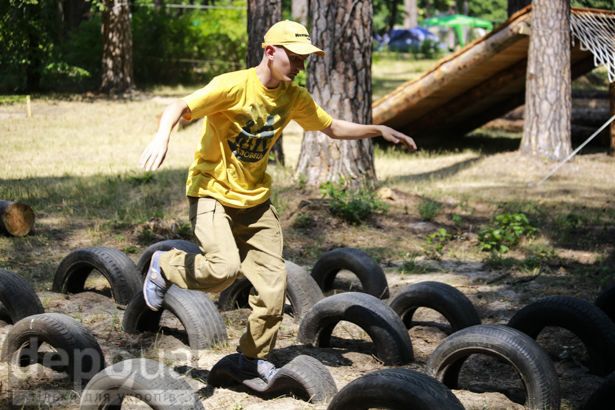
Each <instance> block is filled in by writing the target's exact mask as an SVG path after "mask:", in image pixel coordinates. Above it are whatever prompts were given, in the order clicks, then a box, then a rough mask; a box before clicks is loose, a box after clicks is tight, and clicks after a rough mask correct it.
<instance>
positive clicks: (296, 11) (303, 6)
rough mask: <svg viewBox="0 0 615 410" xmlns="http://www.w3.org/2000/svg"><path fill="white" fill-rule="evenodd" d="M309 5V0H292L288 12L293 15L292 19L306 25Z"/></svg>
mask: <svg viewBox="0 0 615 410" xmlns="http://www.w3.org/2000/svg"><path fill="white" fill-rule="evenodd" d="M309 6H310V1H309V0H292V3H291V12H290V14H291V16H293V20H295V21H296V22H297V23H301V24H303V25H304V26H307V24H308V8H309Z"/></svg>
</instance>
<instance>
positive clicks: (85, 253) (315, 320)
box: [0, 248, 615, 408]
mask: <svg viewBox="0 0 615 410" xmlns="http://www.w3.org/2000/svg"><path fill="white" fill-rule="evenodd" d="M154 250H155V249H154ZM152 253H153V250H152ZM79 254H80V255H81V256H80V257H77V256H76V255H79ZM121 255H123V254H122V253H121V252H119V251H115V250H109V252H106V251H105V248H90V249H86V250H78V251H75V252H73V253H71V254H69V255H68V256H67V257H66V258H65V259H64V260H63V261H62V264H64V263H65V262H66V261H67V260H68V261H69V262H70V263H68V262H66V266H68V267H69V269H65V270H61V269H60V268H59V269H58V272H61V271H66V272H72V274H71V275H67V276H66V277H67V278H69V280H66V281H64V283H68V284H74V283H77V284H80V288H81V289H80V288H79V286H77V287H74V288H73V290H76V291H79V290H82V289H83V285H84V284H85V279H86V278H87V276H88V275H89V273H90V272H91V271H92V270H93V269H96V270H98V271H99V272H101V273H103V274H104V272H103V271H101V269H103V270H104V269H109V266H112V267H113V266H115V268H118V269H115V268H113V269H114V270H115V271H122V270H124V271H126V270H128V269H129V268H130V264H127V263H124V264H122V262H123V261H122V259H123V258H122V256H121ZM124 256H125V255H124ZM150 256H151V254H150ZM96 259H99V260H103V263H102V264H98V265H96V264H95V262H96V261H95V260H96ZM105 259H106V262H105ZM126 259H128V260H130V259H129V258H127V257H126ZM109 262H111V263H109ZM62 264H61V265H62ZM330 264H331V262H330ZM147 265H148V263H147V264H144V266H145V267H147ZM289 266H290V268H289ZM145 269H146V268H145ZM346 269H347V268H346ZM287 270H288V271H289V281H288V282H289V291H288V298H289V300H290V304H291V308H292V310H293V311H295V317H298V318H300V319H302V320H301V324H300V331H299V339H300V340H301V341H302V342H303V343H306V344H312V345H317V346H325V345H327V344H328V342H329V338H330V335H331V332H332V331H333V328H334V327H335V325H336V324H337V323H338V322H339V321H342V320H344V321H350V322H353V323H355V324H357V325H359V326H360V327H362V328H363V329H364V330H366V332H367V333H368V334H369V335H370V337H371V338H372V340H373V342H374V345H375V348H376V352H377V356H378V357H380V358H381V359H382V360H383V362H385V364H402V363H407V362H409V361H411V360H412V346H411V343H410V339H409V337H408V333H407V330H406V328H409V327H411V326H412V325H413V323H414V322H413V320H412V318H413V315H414V312H416V310H417V309H418V308H420V307H429V308H432V309H434V310H436V311H438V312H440V313H441V314H442V315H443V316H444V317H445V318H446V319H447V320H448V321H449V323H450V332H451V333H453V332H456V331H458V330H460V329H464V328H466V327H468V326H473V325H476V324H479V323H480V319H479V318H478V315H477V314H476V311H475V310H474V307H473V306H472V304H471V302H470V301H469V300H467V298H465V296H464V295H463V294H461V293H460V292H459V291H457V290H456V289H454V288H452V287H450V286H448V285H446V284H438V283H435V282H424V283H419V284H415V285H411V286H409V287H407V288H405V289H404V290H402V291H401V292H399V293H398V294H397V295H396V296H395V297H394V298H392V299H391V300H390V301H389V304H388V305H387V304H385V303H384V302H383V301H381V300H378V299H377V298H375V297H372V296H369V295H367V294H358V293H352V292H349V293H345V294H339V295H334V296H331V297H328V298H324V299H323V298H322V290H321V289H320V287H319V286H318V285H316V286H314V283H315V281H314V280H312V278H313V276H310V275H308V274H307V272H305V271H304V270H302V269H301V268H299V267H298V266H296V265H294V264H292V263H290V262H289V264H287ZM348 270H350V269H348ZM291 271H292V272H294V274H295V276H296V277H297V278H298V279H296V280H293V279H292V277H293V274H292V273H290V272H291ZM5 272H6V271H5ZM2 276H10V278H9V279H7V280H4V279H2V280H1V281H0V282H3V283H6V284H7V286H6V289H7V290H10V291H9V292H0V294H2V295H3V294H4V293H11V292H14V291H15V289H25V288H28V287H29V285H27V283H26V285H27V286H23V283H19V281H20V280H21V281H22V282H25V281H23V279H21V278H20V277H19V276H18V275H14V274H12V276H11V275H2ZM105 276H107V275H105ZM124 276H126V275H124ZM57 278H58V275H56V279H57ZM138 279H139V287H138V294H139V295H140V286H141V285H140V275H139V277H138ZM75 280H76V281H75ZM55 282H56V281H54V288H55ZM109 282H110V283H111V285H112V288H114V285H113V281H112V280H109ZM116 283H120V282H118V281H116ZM293 284H297V285H296V286H295V287H294V289H295V292H294V295H293V292H291V290H290V289H291V288H293ZM236 285H237V284H236ZM122 286H123V285H120V288H121V287H122ZM2 287H3V286H2V285H1V284H0V288H2ZM246 288H247V291H248V292H249V289H250V288H249V282H248V283H247V285H246V284H243V285H242V287H241V288H240V287H239V286H238V287H236V288H235V289H243V290H242V292H245V289H246ZM306 289H307V291H306ZM612 289H613V288H609V289H607V290H606V291H605V292H603V293H602V294H601V295H600V296H599V297H598V299H597V302H600V303H597V304H598V305H599V306H600V307H601V308H602V309H605V307H606V309H605V312H607V313H608V308H609V306H612V304H613V290H612ZM387 291H388V288H387ZM112 292H113V294H114V296H115V297H116V300H117V296H116V293H117V292H116V291H115V290H113V289H112ZM171 292H173V293H178V292H179V293H178V294H177V295H174V296H173V295H172V296H169V297H167V299H168V302H166V301H165V302H166V303H167V306H165V307H166V308H167V309H168V310H170V311H172V312H173V313H174V314H176V316H178V318H180V320H181V321H182V324H183V325H184V327H185V329H186V330H187V332H188V333H189V334H188V336H189V337H188V339H189V342H190V345H191V347H192V348H204V347H209V346H211V344H213V343H218V342H220V341H225V340H226V330H225V329H224V324H223V322H222V320H221V319H220V317H219V315H218V314H217V309H216V307H215V305H214V304H213V303H212V302H211V301H210V300H209V299H208V298H207V297H206V295H205V294H204V293H202V292H193V291H186V290H183V289H179V288H172V290H171V291H170V292H169V293H171ZM181 292H189V294H190V295H189V296H188V293H187V294H185V295H184V294H182V293H181ZM242 292H234V295H237V297H234V296H232V295H231V296H229V297H228V298H227V300H234V301H238V300H241V298H240V296H241V294H242ZM31 294H32V295H34V297H35V298H36V294H35V293H34V291H31ZM306 294H307V295H308V296H309V297H306V296H305V295H306ZM139 295H137V296H136V297H135V296H133V297H132V300H130V298H129V303H128V306H127V307H126V312H125V316H124V328H125V329H126V330H127V331H130V330H129V329H131V330H132V331H140V330H157V327H158V322H157V320H158V321H159V319H160V316H159V312H151V311H149V310H148V309H146V308H145V305H144V303H143V301H142V297H138V296H139ZM380 295H382V293H380ZM609 295H610V296H609ZM23 296H24V295H23V294H21V295H20V297H19V298H18V299H21V300H22V301H23V300H24V298H23ZM0 297H3V296H0ZM9 299H10V298H9ZM318 300H319V301H318ZM36 301H38V298H36ZM2 302H3V306H4V310H5V311H6V312H7V314H8V315H9V316H10V317H11V319H18V317H19V315H20V314H21V315H24V314H25V315H26V316H29V315H31V314H36V313H40V312H42V306H40V301H38V303H25V304H24V303H22V304H21V305H19V306H18V308H17V309H15V308H14V306H13V305H12V304H11V303H10V300H9V301H8V302H7V300H5V298H3V299H2ZM118 303H119V302H118ZM22 305H26V306H27V307H28V309H30V312H26V310H28V309H24V306H22ZM195 306H197V308H195ZM230 306H233V304H232V303H231V304H230ZM39 308H40V311H37V310H38V309H39ZM33 311H34V312H33ZM391 311H392V312H393V314H391ZM212 312H213V313H215V315H213V316H211V317H209V318H208V316H207V314H211V313H212ZM297 312H299V313H300V315H297V314H296V313H297ZM11 313H13V314H12V315H11ZM154 313H157V314H158V317H157V318H156V317H150V316H148V315H150V314H154ZM195 313H196V314H195ZM46 315H51V318H52V319H49V316H48V317H47V318H46V319H44V320H38V318H37V319H36V320H34V319H33V318H31V319H30V320H31V323H39V322H44V323H47V324H48V325H47V326H46V327H45V326H43V327H45V329H46V330H44V331H43V333H49V334H52V333H53V332H54V330H53V329H55V330H58V329H61V328H68V329H73V330H74V329H75V328H76V326H75V324H74V323H73V324H67V323H68V322H69V321H70V320H69V319H70V318H68V317H66V318H68V319H66V318H64V319H58V318H57V317H54V316H55V315H59V314H46ZM605 315H606V313H603V312H601V311H600V310H599V309H597V308H596V306H593V305H592V304H589V303H588V302H584V301H580V300H578V299H574V298H567V297H552V298H545V299H543V300H541V301H539V302H536V303H534V304H531V305H528V306H526V307H525V308H524V309H522V310H521V311H519V312H518V313H517V314H516V315H515V316H514V317H513V318H512V319H511V321H510V322H509V325H510V326H512V327H517V328H520V329H521V330H523V331H524V332H526V333H527V334H529V335H530V336H532V337H534V338H535V337H536V336H537V335H538V334H539V333H540V332H541V330H542V329H543V328H544V327H546V326H560V327H564V328H567V329H568V330H571V331H572V332H573V333H575V334H576V335H577V336H578V337H579V338H580V339H581V340H582V341H583V343H584V344H585V346H586V348H587V351H588V353H589V356H590V363H589V365H590V366H589V367H590V370H591V371H593V372H594V373H596V374H602V375H604V374H607V373H608V372H609V371H610V370H612V369H613V362H614V361H613V357H614V356H613V351H612V350H613V346H615V343H613V341H614V340H615V339H614V338H613V330H612V327H613V324H612V322H611V321H610V320H609V319H608V318H606V319H605ZM60 316H62V315H60ZM24 317H25V316H24ZM191 317H192V318H194V320H193V321H194V322H195V323H197V322H199V317H201V318H203V317H204V318H207V319H206V320H204V321H201V322H200V323H202V326H201V327H200V328H199V327H198V326H194V324H195V323H193V321H191V320H190V319H189V318H191ZM182 318H184V319H182ZM537 318H539V320H536V319H537ZM218 319H219V323H220V326H212V323H215V322H216V320H218ZM15 321H16V320H13V322H15ZM127 321H128V322H129V323H127ZM152 323H153V325H152ZM76 324H77V325H78V323H76ZM392 324H393V325H392ZM148 326H149V328H148ZM485 326H486V325H485ZM26 327H28V326H26V325H21V326H17V323H16V326H15V327H14V329H13V330H15V333H16V336H15V337H14V340H17V342H15V343H17V345H19V337H18V336H19V334H20V333H21V330H19V329H21V328H24V329H22V330H25V328H26ZM29 327H30V329H29V331H30V333H28V337H29V338H30V339H28V338H26V339H22V340H21V341H22V342H24V341H26V340H29V341H30V342H31V340H32V339H31V338H32V337H33V335H34V333H32V332H33V331H34V332H35V331H36V329H37V326H36V325H35V326H32V325H31V324H30V326H29ZM32 327H34V330H33V329H32ZM474 327H476V326H474ZM524 327H525V329H524ZM216 328H217V330H214V331H212V332H210V333H207V329H210V330H211V329H216ZM483 329H484V327H483ZM189 330H193V335H192V336H191V335H190V331H189ZM86 331H87V330H86ZM62 332H64V333H70V332H69V331H67V330H62V331H60V333H62ZM483 332H484V330H483ZM26 333H27V332H26ZM77 333H79V334H81V333H82V331H79V332H77ZM458 333H459V332H458ZM455 335H456V334H453V335H452V336H455ZM9 336H10V335H9ZM90 336H91V335H90ZM199 336H203V337H202V338H201V341H199ZM404 336H405V337H404ZM452 336H451V337H452ZM457 337H460V336H457ZM483 337H484V335H483V336H478V337H477V340H478V339H481V338H483ZM471 338H472V337H470V339H471ZM69 339H72V340H81V341H82V342H83V341H87V340H90V341H91V339H93V337H86V336H83V335H81V336H74V335H73V336H71V337H70V338H69ZM8 340H9V338H8V337H7V342H5V347H7V348H6V349H4V348H3V356H4V357H5V358H6V357H7V356H10V355H11V353H10V352H11V349H10V348H8V344H7V343H8ZM41 340H43V339H41ZM54 340H55V339H54ZM446 340H448V339H446ZM446 340H445V342H446ZM503 340H505V342H504V344H505V345H507V346H508V347H509V348H510V346H513V350H514V346H515V343H512V342H511V340H508V339H506V338H505V337H504V338H503ZM530 340H531V339H530ZM45 342H47V343H50V342H49V341H48V340H45ZM94 342H95V339H94ZM445 342H443V343H442V345H444V344H445ZM457 343H459V342H457ZM477 343H478V342H477ZM26 344H27V343H26ZM50 344H52V345H53V341H52V342H51V343H50ZM442 345H441V346H442ZM516 345H517V346H519V345H521V346H526V345H528V342H527V341H524V342H523V343H517V344H516ZM24 346H25V344H24V343H22V345H21V347H20V348H23V347H24ZM96 346H98V345H97V344H96ZM96 346H91V345H88V344H87V343H85V344H84V345H83V346H82V349H77V350H84V349H89V350H92V351H96V350H97V348H96ZM439 348H440V347H438V349H439ZM438 349H436V351H435V352H434V355H433V356H432V357H434V356H435V355H436V352H437V351H438ZM472 349H476V346H473V347H472V346H470V350H472ZM26 350H27V349H26ZM29 350H30V351H31V352H35V351H36V350H37V349H34V348H30V349H29ZM67 350H70V349H67ZM72 350H75V349H74V348H73V349H72ZM98 350H100V347H98ZM487 350H489V349H487ZM539 350H540V349H539ZM5 351H6V352H7V353H6V354H5ZM14 352H15V351H13V353H14ZM476 352H477V351H476V350H473V353H476ZM482 353H484V352H482ZM509 354H511V355H515V354H516V355H519V354H520V353H519V352H518V351H516V353H515V352H509ZM523 355H525V356H527V352H525V353H524V352H521V356H523ZM457 356H459V353H457ZM100 357H101V358H102V353H101V356H100ZM48 359H49V358H48V357H47V358H45V357H43V358H42V359H41V358H40V357H38V358H36V357H29V358H27V359H26V358H24V357H23V355H21V356H20V357H19V361H20V363H22V364H23V363H28V362H29V363H31V362H32V361H33V360H37V361H39V362H40V360H43V361H44V360H47V361H49V360H48ZM546 359H547V362H549V363H550V361H549V360H548V357H547V358H546ZM463 360H465V359H463ZM463 360H461V362H460V363H457V364H454V365H453V368H454V369H455V368H456V369H457V372H458V370H459V369H460V367H461V365H462V364H463ZM81 362H82V364H83V360H81ZM91 363H92V365H90V366H89V367H88V366H82V367H81V369H80V371H81V373H82V375H83V374H86V373H87V374H95V373H96V371H95V370H97V369H98V370H100V369H101V368H102V367H101V366H103V365H104V359H103V360H101V361H98V362H97V361H96V360H95V359H92V360H91ZM96 363H98V365H97V364H96ZM101 363H102V365H101ZM430 363H431V359H430ZM86 364H87V361H86ZM78 366H79V365H78V364H74V367H75V368H77V367H78ZM69 367H73V366H72V365H71V366H69ZM103 367H104V366H103ZM513 367H515V369H516V370H517V371H518V372H519V373H520V374H521V375H522V378H523V373H522V372H521V370H520V368H517V367H516V366H515V365H514V364H513ZM551 367H552V365H551ZM526 368H527V366H526ZM430 369H431V367H430ZM521 369H523V367H521ZM67 371H68V369H67ZM92 372H93V373H92ZM445 373H446V372H445ZM547 373H549V372H547ZM69 374H70V371H69ZM446 374H449V376H446V377H444V376H443V377H442V380H443V381H446V380H448V381H450V382H451V383H452V385H453V386H454V384H455V382H454V379H455V377H454V372H453V373H446ZM450 374H453V376H451V375H450ZM553 374H554V373H553ZM434 375H435V374H434ZM543 376H544V377H538V380H542V381H543V382H541V383H543V385H546V386H550V384H549V383H547V382H545V380H547V381H548V380H552V377H550V376H549V375H543ZM438 379H439V378H438ZM81 380H82V381H87V378H82V379H81ZM523 380H524V381H525V378H523ZM555 380H556V381H557V378H556V377H555ZM607 381H608V379H607ZM447 385H448V384H447ZM539 385H540V383H539ZM527 389H528V395H527V397H528V403H530V402H531V400H530V397H532V395H531V394H530V393H531V392H530V388H529V387H528V388H527ZM547 390H548V391H549V392H550V393H549V395H546V396H545V395H543V396H540V395H539V396H537V397H538V398H537V399H536V403H542V404H544V403H551V402H552V401H554V400H555V399H554V398H553V397H554V396H557V397H558V396H559V393H558V391H559V388H557V389H555V388H549V389H547ZM557 400H559V399H557ZM538 407H540V406H538ZM538 407H534V406H531V408H538ZM541 408H552V407H550V405H548V404H547V405H546V407H544V406H543V407H541Z"/></svg>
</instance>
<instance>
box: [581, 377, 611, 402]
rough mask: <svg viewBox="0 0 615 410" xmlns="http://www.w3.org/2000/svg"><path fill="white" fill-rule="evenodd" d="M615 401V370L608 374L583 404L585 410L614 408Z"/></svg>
mask: <svg viewBox="0 0 615 410" xmlns="http://www.w3.org/2000/svg"><path fill="white" fill-rule="evenodd" d="M613 403H615V372H613V373H611V374H610V375H608V376H607V378H606V379H605V380H604V382H602V384H601V385H600V387H598V388H597V389H596V391H594V392H593V393H592V395H591V396H590V397H589V399H587V402H586V403H585V405H584V406H583V409H584V410H612V409H613Z"/></svg>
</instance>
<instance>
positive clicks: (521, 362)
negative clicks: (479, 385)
mask: <svg viewBox="0 0 615 410" xmlns="http://www.w3.org/2000/svg"><path fill="white" fill-rule="evenodd" d="M475 353H480V354H485V355H489V356H494V357H497V358H499V359H501V360H503V361H505V362H506V363H508V364H510V365H512V367H513V368H514V369H515V370H516V371H517V373H518V374H519V376H520V377H521V379H522V380H523V384H524V386H525V389H526V398H527V399H526V403H525V406H526V407H528V408H529V409H543V410H548V409H559V406H560V388H559V381H558V379H557V374H556V372H555V367H554V366H553V363H552V362H551V359H549V356H548V355H547V354H546V353H545V352H544V351H543V350H542V349H541V348H540V346H538V344H537V343H536V342H535V341H534V340H532V338H530V337H529V336H528V335H526V334H524V333H522V332H520V331H518V330H516V329H513V328H510V327H508V326H503V325H477V326H472V327H467V328H465V329H461V330H460V331H458V332H456V333H453V334H452V335H450V336H448V337H447V338H446V339H444V340H443V341H442V343H441V344H440V345H439V346H438V347H437V348H436V350H435V351H434V352H433V354H432V355H431V356H430V358H429V360H428V362H427V368H428V373H429V375H430V376H432V377H435V378H436V379H437V380H439V381H441V382H443V383H444V384H445V385H446V386H447V387H449V388H451V389H455V388H457V387H458V383H459V373H460V371H461V367H462V365H463V363H464V362H465V360H466V359H467V358H468V357H469V356H470V355H472V354H475Z"/></svg>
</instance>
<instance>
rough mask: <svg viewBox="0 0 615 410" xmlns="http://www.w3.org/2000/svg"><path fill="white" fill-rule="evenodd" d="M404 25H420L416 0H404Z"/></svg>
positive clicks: (409, 26) (407, 26) (410, 26)
mask: <svg viewBox="0 0 615 410" xmlns="http://www.w3.org/2000/svg"><path fill="white" fill-rule="evenodd" d="M404 10H405V11H406V14H405V16H404V27H405V28H412V27H416V26H418V19H419V11H418V8H417V6H416V0H404Z"/></svg>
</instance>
